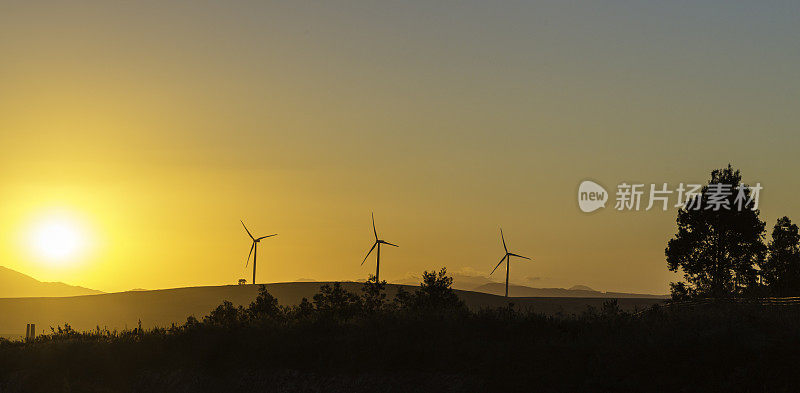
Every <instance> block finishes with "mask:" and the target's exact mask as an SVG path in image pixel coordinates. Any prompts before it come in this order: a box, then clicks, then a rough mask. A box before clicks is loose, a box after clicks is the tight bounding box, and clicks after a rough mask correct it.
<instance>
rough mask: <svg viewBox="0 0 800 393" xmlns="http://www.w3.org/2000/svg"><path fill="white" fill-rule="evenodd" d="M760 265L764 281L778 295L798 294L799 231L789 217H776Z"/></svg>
mask: <svg viewBox="0 0 800 393" xmlns="http://www.w3.org/2000/svg"><path fill="white" fill-rule="evenodd" d="M767 253H768V254H767V255H768V256H767V259H766V261H765V262H764V264H763V266H762V267H761V271H762V275H763V277H764V283H765V284H766V285H767V287H768V288H769V290H770V292H772V293H773V294H775V295H778V296H798V295H800V233H798V228H797V225H795V224H792V221H791V220H790V219H789V217H782V218H779V219H778V222H777V223H776V224H775V227H773V229H772V241H771V242H770V243H769V246H768V247H767Z"/></svg>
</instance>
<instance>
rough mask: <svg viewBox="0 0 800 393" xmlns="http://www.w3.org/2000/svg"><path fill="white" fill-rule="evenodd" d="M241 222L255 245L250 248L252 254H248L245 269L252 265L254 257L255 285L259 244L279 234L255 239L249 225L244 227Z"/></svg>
mask: <svg viewBox="0 0 800 393" xmlns="http://www.w3.org/2000/svg"><path fill="white" fill-rule="evenodd" d="M239 222H241V223H242V226H243V227H244V230H245V231H247V235H248V236H250V239H253V245H251V246H250V253H249V254H247V262H246V263H245V264H244V268H245V269H247V265H248V264H249V263H250V255H252V256H253V284H255V283H256V257H257V256H258V243H259V242H261V239H266V238H268V237H273V236H275V235H277V233H275V234H272V235H267V236H261V237H258V238H256V237H253V234H252V233H250V230H249V229H247V225H244V221H242V220H239Z"/></svg>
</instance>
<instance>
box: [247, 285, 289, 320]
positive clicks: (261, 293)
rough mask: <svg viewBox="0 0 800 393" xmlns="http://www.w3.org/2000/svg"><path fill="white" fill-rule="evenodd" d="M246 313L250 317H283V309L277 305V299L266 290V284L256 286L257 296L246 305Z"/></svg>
mask: <svg viewBox="0 0 800 393" xmlns="http://www.w3.org/2000/svg"><path fill="white" fill-rule="evenodd" d="M247 315H248V316H249V317H250V318H252V319H265V318H268V319H278V318H281V317H283V315H284V310H283V309H282V308H281V307H280V306H279V305H278V299H276V298H275V297H274V296H272V294H270V293H269V291H267V286H266V285H264V284H261V285H259V286H258V296H256V299H255V300H254V301H253V302H252V303H250V306H248V307H247Z"/></svg>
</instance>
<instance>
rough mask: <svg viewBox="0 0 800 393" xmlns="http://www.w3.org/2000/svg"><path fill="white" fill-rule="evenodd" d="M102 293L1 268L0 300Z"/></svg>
mask: <svg viewBox="0 0 800 393" xmlns="http://www.w3.org/2000/svg"><path fill="white" fill-rule="evenodd" d="M100 293H103V292H100V291H95V290H94V289H89V288H83V287H77V286H73V285H67V284H64V283H63V282H42V281H39V280H37V279H35V278H33V277H31V276H27V275H25V274H22V273H20V272H17V271H14V270H11V269H9V268H7V267H3V266H0V298H5V297H58V296H79V295H95V294H100Z"/></svg>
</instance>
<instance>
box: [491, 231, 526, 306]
mask: <svg viewBox="0 0 800 393" xmlns="http://www.w3.org/2000/svg"><path fill="white" fill-rule="evenodd" d="M500 239H502V240H503V249H505V250H506V255H503V257H502V258H500V262H498V263H497V266H495V267H494V269H492V273H494V271H495V270H497V268H498V267H500V264H502V263H503V261H505V262H506V298H508V270H509V265H510V264H511V257H517V258H525V259H530V258H528V257H523V256H522V255H517V254H514V253H511V252H508V247H506V239H505V237H503V228H500ZM492 273H489V275H490V276H491V275H492Z"/></svg>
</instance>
